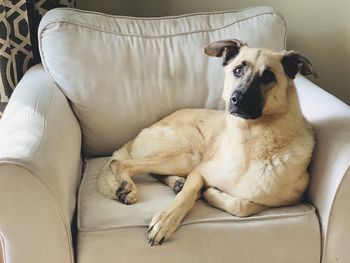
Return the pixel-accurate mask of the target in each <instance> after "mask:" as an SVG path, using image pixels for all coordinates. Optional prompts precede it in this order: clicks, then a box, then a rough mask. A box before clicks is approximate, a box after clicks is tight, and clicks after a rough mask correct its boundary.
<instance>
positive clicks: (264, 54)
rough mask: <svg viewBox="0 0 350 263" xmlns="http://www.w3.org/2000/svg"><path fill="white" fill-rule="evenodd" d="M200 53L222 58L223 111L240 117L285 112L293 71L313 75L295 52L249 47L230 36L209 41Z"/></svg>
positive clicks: (306, 60)
mask: <svg viewBox="0 0 350 263" xmlns="http://www.w3.org/2000/svg"><path fill="white" fill-rule="evenodd" d="M204 52H205V54H207V55H209V56H215V57H223V66H224V69H225V83H224V92H223V99H224V100H225V103H226V110H227V112H228V113H230V114H232V115H234V116H238V117H241V118H244V119H257V118H260V117H261V116H262V115H267V114H276V113H282V112H286V111H287V110H288V87H289V84H290V80H293V79H294V78H295V76H296V74H297V73H300V74H302V75H304V76H306V75H313V76H314V77H315V78H317V74H316V72H315V71H314V70H313V68H312V65H311V63H310V61H309V60H308V59H307V58H306V57H304V56H302V55H301V54H299V53H297V52H295V51H288V52H287V51H283V52H273V51H271V50H268V49H261V48H250V47H248V46H247V45H245V44H243V43H241V42H240V41H239V40H235V39H234V40H222V41H216V42H213V43H211V44H209V45H208V46H207V47H206V48H205V50H204Z"/></svg>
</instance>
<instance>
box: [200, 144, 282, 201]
mask: <svg viewBox="0 0 350 263" xmlns="http://www.w3.org/2000/svg"><path fill="white" fill-rule="evenodd" d="M256 144H258V143H256ZM227 145H230V147H227ZM259 148H260V150H259ZM262 148H264V147H255V148H253V149H247V148H245V147H244V146H242V145H241V144H239V143H232V141H228V140H227V139H225V138H222V140H221V145H220V147H219V148H218V150H217V152H216V153H215V155H214V156H213V158H211V159H210V160H208V161H207V162H205V163H203V164H202V165H201V171H200V172H201V174H202V176H203V178H204V181H205V184H206V186H211V187H217V188H219V189H220V190H222V191H224V192H226V193H228V194H231V195H233V196H239V197H242V198H247V199H249V200H253V199H256V198H258V199H265V198H266V197H268V196H270V195H271V194H273V193H275V192H276V191H278V189H280V188H281V184H282V181H281V179H283V178H281V176H279V175H282V174H284V173H285V171H286V168H287V167H286V166H285V163H286V161H287V159H285V157H286V156H288V155H289V154H287V153H284V154H271V152H270V151H268V150H261V149H262ZM284 159H285V160H284Z"/></svg>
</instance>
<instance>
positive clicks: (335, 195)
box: [0, 7, 350, 263]
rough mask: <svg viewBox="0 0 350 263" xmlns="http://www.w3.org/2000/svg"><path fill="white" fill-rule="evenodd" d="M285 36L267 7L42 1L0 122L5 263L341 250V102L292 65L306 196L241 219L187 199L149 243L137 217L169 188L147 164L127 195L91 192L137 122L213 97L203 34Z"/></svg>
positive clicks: (344, 209)
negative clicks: (302, 126) (120, 8)
mask: <svg viewBox="0 0 350 263" xmlns="http://www.w3.org/2000/svg"><path fill="white" fill-rule="evenodd" d="M285 35H286V27H285V22H284V20H283V18H282V17H281V16H280V15H279V14H278V13H276V12H275V11H274V10H272V9H270V8H267V7H266V8H265V7H259V8H252V9H247V10H242V11H239V12H219V13H208V14H201V15H189V16H181V17H171V18H163V19H136V18H135V19H132V18H125V17H114V16H107V15H102V14H97V13H89V12H84V11H77V10H73V9H56V10H54V11H51V12H49V13H48V14H47V15H46V16H45V17H44V19H43V21H42V23H41V25H40V29H39V41H40V52H41V56H42V61H43V65H37V66H34V67H33V68H31V69H30V70H29V71H28V72H27V73H26V74H25V76H24V77H23V79H22V80H21V81H20V83H19V85H18V86H17V88H16V89H15V91H14V93H13V96H12V98H11V100H10V102H9V104H8V106H7V108H6V110H5V113H4V115H3V117H2V119H1V121H0V213H1V215H0V240H1V244H2V250H3V260H4V262H6V263H9V262H10V263H19V262H33V263H34V262H35V263H39V262H45V263H47V262H50V263H51V262H58V263H63V262H73V261H75V262H81V263H89V262H94V263H95V262H140V261H142V262H152V263H154V262H240V263H242V262H243V263H244V262H249V263H250V262H268V263H272V262H278V263H280V262H293V263H295V262H301V263H313V262H315V263H316V262H323V263H331V262H350V252H349V250H348V249H347V246H348V244H349V243H350V227H349V224H348V223H347V219H348V218H349V216H350V215H349V211H350V210H349V209H348V208H349V205H348V202H349V200H350V172H349V165H350V140H349V138H350V108H349V107H348V106H347V105H346V104H344V103H343V102H341V101H339V100H338V99H336V98H335V97H333V96H332V95H330V94H328V93H327V92H325V91H323V90H322V89H320V88H319V87H317V86H316V85H314V84H312V83H311V82H310V81H308V80H306V79H305V78H303V77H297V79H296V86H297V88H298V93H299V97H300V101H301V106H302V109H303V112H304V114H305V116H306V117H307V119H308V120H309V121H310V122H311V123H312V125H313V128H314V131H315V134H316V138H317V147H316V149H315V152H314V155H313V160H312V164H311V166H310V171H311V183H310V187H309V190H308V193H307V198H306V202H305V203H302V204H299V205H296V206H292V207H284V208H278V209H270V210H268V211H264V212H262V213H260V214H258V215H255V216H252V217H249V218H246V219H240V218H235V217H233V216H231V215H228V214H226V213H224V212H222V211H219V210H217V209H215V208H212V207H210V206H209V205H207V204H206V203H205V202H204V201H198V202H197V204H196V206H195V208H194V209H193V211H191V212H190V214H189V215H188V216H187V217H186V219H185V220H184V222H183V224H182V225H181V226H180V228H179V230H178V231H177V232H176V233H175V234H174V236H173V237H172V238H171V239H170V240H169V241H168V242H167V243H166V244H164V245H163V246H160V247H150V246H149V244H148V243H147V241H146V231H147V225H148V223H149V222H150V220H151V217H152V216H153V214H154V213H155V212H157V211H158V210H159V209H161V208H162V207H165V206H166V205H167V204H168V202H170V201H171V199H172V198H174V193H173V192H172V191H171V190H170V189H168V188H167V187H166V186H164V185H162V184H160V183H158V182H157V181H156V180H155V179H153V178H152V177H150V176H149V175H144V176H141V177H140V178H138V179H137V180H136V184H137V185H138V187H139V191H140V200H139V201H138V203H136V204H134V205H132V206H125V205H122V204H120V203H118V202H114V201H112V200H107V199H105V198H103V197H102V196H100V195H99V194H98V192H97V191H96V184H95V183H96V173H97V171H98V169H99V168H100V167H101V165H102V164H103V162H104V161H105V158H104V157H102V156H106V155H108V154H110V153H111V152H112V151H113V150H114V149H116V148H118V147H119V146H120V145H121V144H122V143H123V142H125V141H126V140H127V139H129V138H131V137H133V136H134V135H135V134H136V133H137V132H138V131H139V130H140V129H141V128H143V127H146V126H148V125H149V124H151V123H152V122H154V121H156V120H157V119H159V118H161V117H162V116H165V115H167V114H168V113H170V112H172V111H174V110H175V109H178V108H183V107H208V108H218V107H220V93H221V88H222V87H221V86H222V82H223V75H222V72H221V65H220V61H219V60H217V61H216V60H215V59H210V60H209V59H208V58H207V57H205V56H204V55H203V52H202V51H201V48H202V47H203V46H204V45H205V44H206V43H209V42H210V41H212V40H215V39H224V38H231V37H232V38H240V39H242V40H244V41H246V42H248V44H249V45H256V46H266V47H268V48H273V49H277V50H279V49H283V48H284V47H285ZM82 160H84V162H83V161H82ZM82 177H83V179H82V181H81V178H82ZM75 211H77V213H75ZM76 225H77V229H75V226H76ZM72 229H73V230H72ZM73 240H74V242H73ZM75 241H76V242H75ZM73 244H74V245H73Z"/></svg>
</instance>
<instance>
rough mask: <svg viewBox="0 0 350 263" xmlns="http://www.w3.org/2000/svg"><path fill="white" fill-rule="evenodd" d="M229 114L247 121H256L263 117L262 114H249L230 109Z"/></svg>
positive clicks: (237, 109)
mask: <svg viewBox="0 0 350 263" xmlns="http://www.w3.org/2000/svg"><path fill="white" fill-rule="evenodd" d="M229 113H230V114H231V115H233V116H235V117H239V118H242V119H245V120H255V119H258V118H260V117H261V115H262V114H261V113H247V112H244V111H242V110H240V109H239V108H230V110H229Z"/></svg>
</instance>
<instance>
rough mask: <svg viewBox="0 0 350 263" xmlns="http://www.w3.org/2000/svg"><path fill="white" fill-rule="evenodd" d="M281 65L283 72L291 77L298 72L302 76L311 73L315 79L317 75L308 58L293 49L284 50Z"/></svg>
mask: <svg viewBox="0 0 350 263" xmlns="http://www.w3.org/2000/svg"><path fill="white" fill-rule="evenodd" d="M282 65H283V68H284V71H285V73H286V74H287V76H288V77H290V78H291V79H294V78H295V76H296V74H298V73H299V72H300V74H301V75H303V76H310V75H312V76H313V77H314V78H315V79H318V75H317V73H316V71H315V70H314V69H313V67H312V64H311V62H310V60H309V59H307V58H306V57H304V56H303V55H301V54H299V53H298V52H296V51H294V50H292V51H285V52H284V54H283V57H282Z"/></svg>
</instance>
